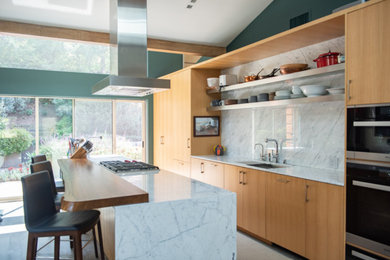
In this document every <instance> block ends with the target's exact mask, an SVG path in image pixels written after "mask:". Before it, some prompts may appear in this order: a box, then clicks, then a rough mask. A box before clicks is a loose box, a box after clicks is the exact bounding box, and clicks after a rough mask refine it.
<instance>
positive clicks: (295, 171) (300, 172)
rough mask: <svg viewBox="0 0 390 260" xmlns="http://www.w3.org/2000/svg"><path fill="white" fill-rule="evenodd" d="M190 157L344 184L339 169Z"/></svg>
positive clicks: (212, 156)
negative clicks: (275, 166)
mask: <svg viewBox="0 0 390 260" xmlns="http://www.w3.org/2000/svg"><path fill="white" fill-rule="evenodd" d="M192 157H193V158H198V159H203V160H208V161H213V162H218V163H225V164H230V165H235V166H239V167H245V168H250V169H255V170H261V171H266V172H272V173H277V174H282V175H287V176H291V177H298V178H302V179H306V180H312V181H319V182H324V183H329V184H334V185H339V186H344V172H343V171H339V170H332V169H321V168H312V167H304V166H296V165H288V164H287V167H285V168H270V169H263V168H258V167H253V166H249V165H247V164H244V163H242V162H258V163H267V162H264V161H260V160H253V159H248V158H238V157H234V156H215V155H201V156H194V155H193V156H192ZM240 162H241V163H240Z"/></svg>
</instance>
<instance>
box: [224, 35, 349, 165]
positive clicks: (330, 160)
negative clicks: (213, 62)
mask: <svg viewBox="0 0 390 260" xmlns="http://www.w3.org/2000/svg"><path fill="white" fill-rule="evenodd" d="M329 50H331V51H337V52H341V53H343V52H344V37H340V38H336V39H333V40H330V41H327V42H323V43H320V44H316V45H312V46H308V47H305V48H302V49H299V50H295V51H291V52H287V53H283V54H280V55H277V56H273V57H270V58H267V59H263V60H259V61H255V62H251V63H248V64H244V65H240V66H237V67H234V68H230V69H227V70H224V71H223V73H224V74H236V75H239V77H240V78H241V80H242V77H243V76H244V75H249V74H251V73H255V72H257V71H258V70H259V68H260V67H263V68H264V69H265V72H266V73H268V72H269V71H271V70H272V68H274V67H279V66H280V65H281V64H286V63H308V64H309V66H310V67H312V68H315V67H316V65H315V63H313V61H312V60H313V59H314V58H316V57H318V55H319V54H320V53H324V52H327V51H329ZM305 84H322V85H326V86H329V87H341V86H344V73H343V72H342V73H336V74H332V75H326V76H320V77H312V78H306V79H300V80H294V81H287V82H281V83H274V84H268V85H265V86H259V87H252V88H248V89H245V90H236V91H229V92H225V93H223V95H222V98H248V97H249V96H251V95H257V94H259V93H267V92H272V91H275V90H280V89H291V86H293V85H298V86H299V85H305ZM344 129H345V117H344V101H334V102H321V103H309V104H299V105H289V106H283V107H269V108H267V107H265V108H255V109H242V110H228V111H222V122H221V139H222V144H223V145H224V146H226V147H227V154H228V155H233V156H237V157H240V158H243V157H244V158H253V159H258V158H259V155H260V149H259V148H257V149H256V150H255V149H254V146H255V144H256V143H262V144H263V145H264V146H265V148H266V152H267V154H268V153H270V152H272V150H275V144H274V143H273V142H270V143H268V144H266V143H265V139H266V138H273V139H277V141H278V143H279V147H280V162H283V161H284V160H286V161H287V163H288V164H293V165H300V166H310V167H316V168H328V169H338V170H341V171H343V170H344V131H345V130H344Z"/></svg>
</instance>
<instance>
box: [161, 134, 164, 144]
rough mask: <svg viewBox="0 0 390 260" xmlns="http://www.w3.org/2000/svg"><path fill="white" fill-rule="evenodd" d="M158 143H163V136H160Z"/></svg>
mask: <svg viewBox="0 0 390 260" xmlns="http://www.w3.org/2000/svg"><path fill="white" fill-rule="evenodd" d="M160 144H164V136H160Z"/></svg>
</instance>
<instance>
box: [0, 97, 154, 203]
mask: <svg viewBox="0 0 390 260" xmlns="http://www.w3.org/2000/svg"><path fill="white" fill-rule="evenodd" d="M145 114H146V107H145V102H144V101H130V100H109V99H101V100H99V99H89V100H86V99H69V98H68V99H67V98H24V97H0V200H2V199H7V200H9V199H10V198H14V199H16V198H17V199H21V196H22V189H21V185H20V182H19V180H20V177H21V176H23V175H25V174H29V165H30V158H31V156H33V155H36V154H45V155H46V156H47V158H48V159H49V160H50V161H51V162H52V165H53V172H54V174H55V177H56V178H58V177H59V167H58V164H57V160H58V159H59V158H66V156H67V155H68V154H67V153H68V147H69V143H68V141H69V138H70V137H74V138H84V139H88V140H90V141H91V142H92V143H93V145H94V146H93V152H92V154H91V155H109V154H117V155H122V156H125V157H128V158H129V159H133V160H142V161H145V154H146V151H145V150H146V149H145V145H144V140H145V133H146V131H145V130H146V127H145Z"/></svg>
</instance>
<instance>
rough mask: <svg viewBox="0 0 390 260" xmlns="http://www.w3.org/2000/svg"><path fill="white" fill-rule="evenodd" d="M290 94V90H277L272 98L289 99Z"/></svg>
mask: <svg viewBox="0 0 390 260" xmlns="http://www.w3.org/2000/svg"><path fill="white" fill-rule="evenodd" d="M290 95H291V92H290V90H278V91H276V93H275V98H274V100H282V99H289V98H290Z"/></svg>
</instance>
